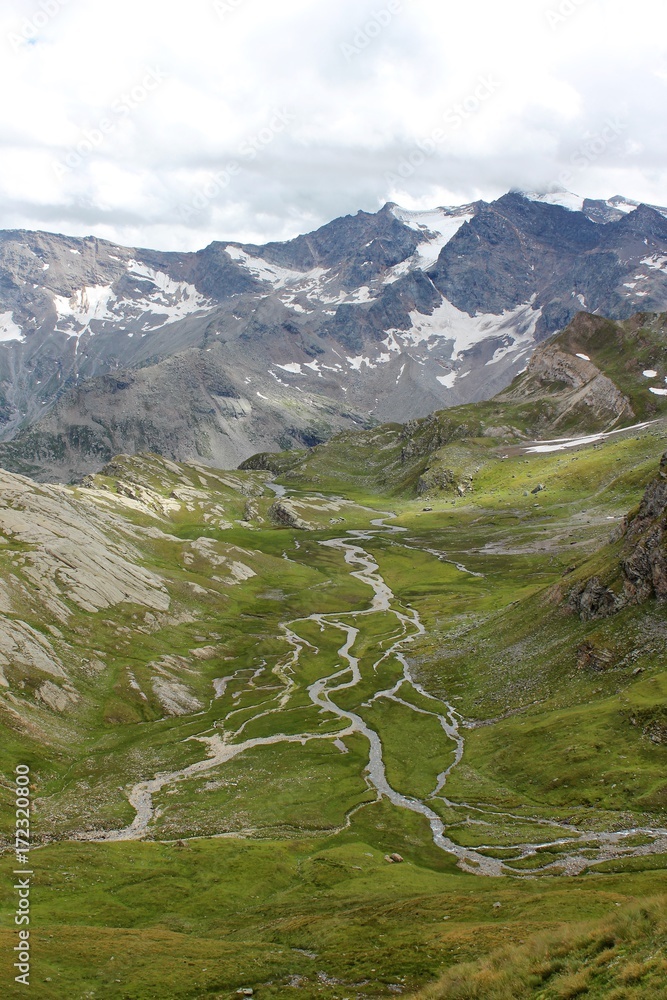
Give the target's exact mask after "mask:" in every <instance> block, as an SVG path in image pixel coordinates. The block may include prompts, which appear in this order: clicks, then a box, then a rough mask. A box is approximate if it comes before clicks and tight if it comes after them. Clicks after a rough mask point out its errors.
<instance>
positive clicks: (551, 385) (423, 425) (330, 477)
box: [242, 313, 667, 496]
mask: <svg viewBox="0 0 667 1000" xmlns="http://www.w3.org/2000/svg"><path fill="white" fill-rule="evenodd" d="M665 416H667V314H664V313H661V314H655V313H642V314H638V315H637V316H635V317H632V318H631V319H629V320H626V321H623V322H620V323H615V322H613V321H612V320H607V319H604V318H602V317H598V316H591V315H589V314H588V313H580V314H578V315H577V316H576V317H575V319H574V320H573V321H572V323H571V324H570V325H569V326H568V327H567V329H566V330H564V331H563V332H562V333H560V334H558V335H557V336H556V337H554V338H552V339H551V340H549V341H547V342H546V343H544V344H540V345H539V346H538V347H537V349H536V350H535V352H534V353H533V355H532V357H531V359H530V361H529V363H528V366H527V368H526V371H525V372H524V373H522V374H521V375H518V376H517V377H516V378H515V379H514V381H513V382H512V384H511V385H510V386H509V387H508V388H507V389H506V390H504V391H503V392H501V393H499V394H498V395H497V396H495V397H494V398H493V399H490V400H488V401H482V402H479V403H474V404H467V405H464V406H457V407H452V408H450V409H447V410H440V411H437V412H434V413H432V414H430V415H429V416H428V417H426V418H423V419H420V420H413V421H409V422H408V423H407V424H405V425H402V426H401V425H398V424H385V425H382V426H380V427H377V428H374V429H373V430H369V431H366V432H364V433H357V434H350V433H348V432H343V433H341V434H338V435H336V436H335V437H334V438H333V439H332V440H330V441H328V442H326V443H324V444H322V445H320V446H318V447H315V448H313V449H311V450H309V451H303V450H293V451H290V452H286V453H284V454H278V455H272V454H260V455H256V456H253V457H252V458H250V459H248V460H247V461H246V462H244V463H243V464H242V468H245V469H269V470H273V471H274V473H276V474H280V473H284V474H286V475H287V476H288V478H289V479H291V480H293V481H294V482H298V481H304V482H305V481H313V480H314V481H316V482H320V483H321V484H322V485H323V486H324V485H325V484H326V485H327V487H328V488H331V489H334V490H335V489H345V490H347V491H349V490H358V491H361V492H364V491H371V492H381V493H383V494H385V495H390V496H391V495H396V496H404V495H406V494H407V495H415V494H416V493H418V494H420V495H429V494H430V495H432V496H438V495H441V494H445V495H448V494H449V495H451V496H457V495H458V494H459V493H460V492H461V491H463V492H466V491H467V490H468V489H469V487H470V484H471V482H472V478H473V474H474V472H475V471H476V470H477V469H478V468H479V466H480V465H481V464H483V463H485V462H486V461H488V460H493V461H496V460H497V457H498V454H499V448H500V449H502V451H503V452H505V451H507V452H511V451H512V450H513V449H514V450H515V451H516V449H527V448H529V447H530V443H531V442H532V441H535V440H536V439H545V438H546V439H553V440H552V443H551V444H547V445H544V444H538V445H536V447H537V448H538V449H541V450H546V451H558V450H561V449H562V448H564V447H566V445H565V444H563V442H566V441H567V440H568V437H567V436H568V435H570V436H571V437H572V438H576V436H577V435H579V436H582V435H593V436H595V435H602V434H604V433H609V432H612V431H614V430H618V429H620V428H622V427H627V426H631V425H634V424H636V423H638V422H640V421H641V422H645V421H651V420H657V419H659V418H661V417H665Z"/></svg>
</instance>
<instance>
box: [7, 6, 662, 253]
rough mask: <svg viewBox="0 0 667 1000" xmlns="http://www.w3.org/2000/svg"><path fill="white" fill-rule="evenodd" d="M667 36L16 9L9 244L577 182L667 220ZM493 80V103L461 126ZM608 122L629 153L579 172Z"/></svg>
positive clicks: (329, 12)
mask: <svg viewBox="0 0 667 1000" xmlns="http://www.w3.org/2000/svg"><path fill="white" fill-rule="evenodd" d="M390 4H391V6H390ZM397 8H400V9H397ZM559 10H573V12H572V13H571V14H569V15H568V16H562V17H561V16H560V15H559V16H558V18H556V23H551V22H553V21H554V17H553V12H554V11H555V12H556V13H557V14H558V12H559ZM550 13H551V15H552V16H551V17H549V16H548V15H549V14H550ZM559 18H560V19H559ZM666 28H667V8H666V7H665V5H664V0H644V3H643V4H641V5H638V6H635V7H634V8H633V10H632V14H631V15H630V14H629V12H628V6H627V3H626V2H625V0H580V2H579V3H577V0H572V2H571V3H570V4H569V5H566V6H563V3H562V0H506V2H505V3H503V4H499V3H497V2H496V0H469V2H468V3H467V4H458V3H452V2H451V0H446V2H443V0H374V2H373V0H338V2H336V3H331V2H329V0H281V3H280V4H276V3H275V2H274V0H217V7H216V2H215V0H191V2H190V3H189V4H187V5H185V4H183V3H182V2H179V0H142V2H141V3H140V4H137V3H135V2H134V0H116V2H115V3H114V4H91V3H87V2H86V0H5V2H4V3H3V5H2V8H1V9H0V49H4V51H1V52H0V56H1V58H0V86H2V92H3V94H4V95H5V99H4V101H3V103H2V107H1V108H0V226H2V227H3V228H10V227H19V226H23V227H29V228H45V229H51V230H54V229H55V230H60V231H64V232H68V233H72V234H81V235H87V234H89V233H94V234H96V235H99V236H105V237H107V238H110V239H114V240H117V241H118V242H124V243H127V244H130V245H144V246H146V245H149V246H155V247H160V248H166V249H180V248H189V249H194V248H197V247H200V246H203V245H204V244H206V243H207V242H209V241H210V240H212V239H246V240H253V241H258V240H266V239H272V238H274V239H275V238H278V239H279V238H285V237H287V236H290V235H294V234H296V233H297V232H302V231H304V230H307V229H308V228H312V227H313V226H316V225H318V224H321V223H322V222H325V221H327V220H328V219H330V218H332V217H334V216H336V215H339V214H344V213H347V212H355V211H357V209H359V208H364V209H366V210H370V211H372V210H375V209H376V208H377V207H378V206H379V205H380V204H381V203H382V202H383V201H384V200H387V199H389V198H394V199H399V198H400V199H401V200H403V201H405V202H406V203H407V204H409V205H412V206H415V207H417V206H419V207H422V206H426V205H431V204H437V203H451V202H462V201H468V200H472V199H474V198H478V197H484V198H487V199H488V198H493V197H495V196H497V195H499V194H501V193H503V192H504V191H506V190H507V189H509V188H510V187H515V186H519V187H525V188H529V189H531V190H533V189H536V188H540V187H544V186H546V185H549V184H550V183H554V182H557V181H558V178H559V177H560V176H561V174H562V172H563V171H564V170H568V171H569V172H570V174H571V181H570V186H571V187H573V188H575V189H576V190H578V191H579V192H581V193H582V194H586V195H590V196H593V197H602V196H604V197H608V196H610V195H613V194H616V193H624V194H626V195H627V196H629V197H631V198H635V199H639V200H642V199H643V200H647V201H652V202H658V203H665V202H667V170H666V168H665V166H664V165H665V163H666V162H667V134H666V133H665V131H664V129H663V127H662V114H661V108H662V106H663V104H664V101H665V97H666V96H667V94H666V89H667V60H666V57H665V52H664V45H663V43H662V39H663V38H664V36H665V29H666ZM22 37H25V40H24V41H22V40H21V39H22ZM350 48H352V49H353V50H354V51H353V53H352V55H351V54H350ZM151 73H152V74H153V77H152V83H151V85H150V86H147V85H146V81H147V78H148V77H149V75H150V74H151ZM484 79H492V80H494V81H496V83H497V87H496V88H495V89H494V92H493V93H492V95H491V96H490V97H489V98H488V100H487V99H485V100H484V101H483V102H481V103H480V106H479V108H477V109H473V110H472V111H471V112H470V113H467V112H466V114H465V116H459V115H458V112H456V111H455V109H456V108H457V107H459V106H462V107H463V108H464V110H465V109H466V108H468V109H469V108H470V107H471V106H472V105H474V94H475V93H476V91H477V88H478V87H479V85H480V81H481V80H484ZM156 81H157V84H156V85H153V84H155V82H156ZM448 113H450V114H449V118H447V116H448ZM276 114H278V115H279V116H280V115H282V116H283V118H285V119H286V120H287V121H286V124H285V127H284V128H282V129H277V128H275V127H274V128H272V123H273V125H275V123H276ZM459 118H460V122H459V124H457V125H452V121H457V120H458V119H459ZM609 119H613V120H615V121H622V122H623V125H624V128H623V131H622V134H620V133H619V135H618V137H617V140H616V141H613V142H608V143H607V144H606V146H605V148H604V150H603V152H602V153H601V154H599V155H598V156H597V157H596V158H594V159H588V158H584V163H583V166H582V165H581V156H579V157H578V161H577V163H578V165H577V164H573V159H575V158H576V157H577V154H578V152H579V151H580V150H581V149H582V147H583V146H585V144H586V142H587V141H589V139H590V137H591V136H593V137H594V136H596V135H597V134H599V133H600V131H601V130H602V129H603V128H605V123H606V122H607V121H608V120H609ZM103 122H106V123H107V125H108V126H109V127H108V128H107V129H103V128H102V123H103ZM443 123H444V124H443ZM438 128H442V131H443V137H442V139H440V140H439V141H438V142H437V146H436V149H435V151H434V153H433V155H431V156H428V157H427V158H426V159H425V162H424V164H423V165H422V166H421V167H420V168H419V169H418V170H415V171H414V172H413V173H412V175H410V176H409V177H406V178H404V179H403V180H402V181H401V183H400V184H397V183H393V184H392V183H390V182H389V181H388V180H387V174H391V173H392V172H393V173H395V168H396V165H397V164H398V163H400V162H401V160H402V158H403V157H405V156H406V155H407V154H409V153H410V152H411V151H412V150H414V149H415V146H416V144H417V143H418V142H420V141H422V140H424V139H426V138H427V137H429V136H430V135H431V134H432V133H433V131H434V129H438ZM98 134H101V136H102V139H101V141H99V142H95V141H94V140H95V139H96V138H97V136H98ZM86 144H88V145H89V146H90V147H91V148H90V149H88V146H87V145H86ZM77 147H78V149H79V151H80V150H85V155H81V156H80V161H81V162H78V163H77V162H76V158H77V155H78V154H77ZM252 148H254V149H255V151H256V155H254V156H253V157H252V158H251V155H250V152H249V150H250V149H252ZM67 157H69V158H70V161H71V162H72V163H76V165H75V167H74V169H71V170H65V171H62V170H58V169H57V164H59V163H62V162H63V160H64V159H65V158H67ZM230 164H234V165H236V166H237V167H238V170H236V171H235V172H234V174H233V176H232V177H231V179H230V181H229V183H228V184H226V185H222V184H221V183H219V182H218V184H217V190H216V182H215V180H214V178H215V177H216V175H217V176H218V178H219V177H220V174H221V171H225V170H226V169H227V167H228V166H229V165H230ZM207 187H208V188H209V190H211V191H213V192H214V196H213V197H212V198H211V199H210V200H204V202H203V204H202V199H201V192H202V190H204V189H206V188H207ZM195 202H196V203H197V204H200V205H202V207H201V208H200V209H198V210H197V211H196V212H193V211H191V210H190V209H189V206H192V205H193V203H195Z"/></svg>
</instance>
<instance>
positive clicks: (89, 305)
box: [53, 260, 211, 338]
mask: <svg viewBox="0 0 667 1000" xmlns="http://www.w3.org/2000/svg"><path fill="white" fill-rule="evenodd" d="M127 270H128V274H129V275H130V276H131V277H133V278H136V279H138V282H139V290H140V291H141V290H142V286H144V285H145V294H143V295H140V296H139V297H138V298H132V299H123V298H118V297H117V296H116V293H115V292H114V291H113V287H112V285H86V286H84V287H83V288H81V289H78V290H77V291H75V292H74V293H73V295H71V296H70V298H66V297H65V296H63V295H54V296H53V304H54V306H55V309H56V313H57V317H58V319H57V322H56V330H58V331H59V332H60V333H66V334H67V335H68V336H69V337H77V338H79V337H81V336H82V335H83V334H84V333H94V332H95V331H94V330H92V329H91V323H93V322H97V323H116V324H119V323H123V322H126V323H127V322H131V321H133V320H143V321H144V322H143V325H142V332H147V331H149V330H157V329H159V328H160V327H162V326H166V325H167V323H175V322H176V321H177V320H180V319H185V317H186V316H189V315H191V314H192V313H195V312H201V311H202V310H205V309H207V308H210V307H211V302H210V301H209V300H208V299H206V298H204V296H203V295H201V294H200V293H199V292H198V291H197V289H196V288H195V286H194V285H190V284H188V283H187V282H186V281H174V280H173V278H170V277H169V275H168V274H165V273H164V272H163V271H156V270H154V269H153V268H151V267H147V266H146V265H145V264H142V263H141V262H140V261H136V260H130V261H128V263H127Z"/></svg>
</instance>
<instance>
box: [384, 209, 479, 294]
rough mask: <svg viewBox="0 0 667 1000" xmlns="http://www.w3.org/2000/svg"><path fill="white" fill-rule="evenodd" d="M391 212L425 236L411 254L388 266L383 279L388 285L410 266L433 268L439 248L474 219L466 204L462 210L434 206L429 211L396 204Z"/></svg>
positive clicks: (439, 251)
mask: <svg viewBox="0 0 667 1000" xmlns="http://www.w3.org/2000/svg"><path fill="white" fill-rule="evenodd" d="M392 211H393V214H394V217H395V218H397V219H399V221H400V222H402V223H403V224H404V225H406V226H408V227H409V228H410V229H414V230H416V231H417V232H423V233H424V236H425V237H426V238H425V240H424V242H423V243H420V244H419V245H418V247H417V249H416V250H415V253H414V255H413V256H412V257H410V258H409V259H408V260H406V261H403V262H402V263H401V264H397V265H396V267H393V268H392V269H391V271H390V272H389V275H388V276H387V279H386V281H387V284H391V283H393V282H394V281H396V280H397V279H398V278H400V277H401V275H403V274H406V273H407V272H408V271H410V270H411V269H412V268H413V267H417V268H420V269H421V270H422V271H425V270H427V269H428V268H429V267H432V266H433V265H434V264H435V262H436V261H437V259H438V257H439V256H440V253H441V251H442V249H443V248H444V247H446V246H447V244H448V243H449V241H450V240H451V239H452V238H453V237H454V236H455V235H456V233H458V231H459V229H460V228H461V226H463V225H464V224H465V223H466V222H470V220H471V219H473V218H474V213H473V212H470V211H469V210H466V208H465V207H464V208H463V209H460V208H434V209H431V210H430V211H424V212H411V211H410V210H409V209H406V208H399V207H398V206H396V207H395V208H394V209H393V210H392Z"/></svg>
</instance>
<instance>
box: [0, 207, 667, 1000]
mask: <svg viewBox="0 0 667 1000" xmlns="http://www.w3.org/2000/svg"><path fill="white" fill-rule="evenodd" d="M580 208H581V209H583V211H580V210H579V209H580ZM2 255H3V256H2V268H3V271H2V285H1V294H2V310H3V316H4V318H3V324H4V325H3V327H2V329H3V332H4V336H5V337H6V338H7V339H6V341H5V343H4V346H3V349H2V352H1V358H2V365H3V378H4V392H5V397H4V404H3V405H4V409H3V415H4V428H5V436H6V438H7V443H5V444H4V445H3V450H2V463H1V464H2V465H3V468H2V469H0V731H1V733H2V739H1V740H0V770H1V771H2V774H3V779H2V783H1V784H0V806H1V809H0V818H1V825H0V837H1V841H0V844H1V854H0V909H1V911H2V918H3V919H2V923H1V924H0V971H1V972H2V975H3V976H5V977H6V980H5V981H6V982H9V983H11V982H13V978H14V975H15V971H14V969H13V964H12V963H13V962H14V961H15V959H14V951H13V949H14V948H15V945H16V928H15V926H14V919H15V913H16V907H17V902H16V899H17V897H16V879H17V875H16V870H17V867H18V870H19V872H22V871H23V870H24V869H25V865H23V866H22V863H21V859H20V857H17V854H16V851H15V846H16V842H15V833H16V815H17V813H16V805H17V802H18V801H24V799H23V798H20V799H17V797H16V788H17V781H16V777H15V776H16V774H17V767H19V768H20V769H21V770H20V771H19V773H20V774H21V775H24V774H25V773H26V769H28V768H29V771H30V786H29V798H30V800H31V804H32V805H31V814H30V824H31V829H30V840H31V848H30V851H29V855H28V858H29V866H30V867H29V871H30V880H31V891H32V896H31V911H30V920H31V924H30V939H29V940H30V954H31V956H32V958H31V961H32V973H31V976H32V978H31V980H30V994H31V996H33V997H35V998H36V1000H63V998H76V1000H97V998H99V1000H149V998H150V1000H205V998H206V1000H223V998H225V1000H226V998H230V1000H231V998H233V997H237V996H239V995H240V996H257V997H258V998H259V1000H263V998H267V1000H268V998H281V1000H282V998H295V1000H301V998H302V1000H309V998H322V1000H327V998H328V1000H343V998H349V1000H352V998H353V997H354V998H371V997H391V996H412V997H420V998H422V1000H427V998H431V1000H435V998H448V1000H510V998H516V1000H522V998H526V1000H528V998H531V1000H568V998H574V997H586V998H591V1000H602V998H614V1000H627V998H629V1000H666V998H667V985H666V983H667V955H666V952H665V945H666V942H667V908H666V903H665V900H666V898H667V867H666V865H667V669H666V663H665V648H666V644H667V619H666V617H665V607H666V603H665V602H666V601H667V452H666V447H667V444H666V442H667V433H666V432H667V312H665V311H664V308H665V296H666V295H667V286H666V284H665V281H666V279H665V272H666V270H667V219H666V218H665V216H664V214H663V211H662V210H660V209H654V208H650V207H647V206H639V207H634V206H631V205H628V204H627V203H624V202H622V201H620V200H613V201H612V202H610V203H606V202H605V203H591V202H587V203H584V204H583V205H581V206H577V205H575V206H573V208H571V209H568V208H564V207H562V206H558V205H553V204H551V203H549V201H544V200H535V199H531V198H526V197H524V196H520V195H514V194H513V195H508V196H506V197H505V198H501V199H500V201H498V202H496V203H495V204H493V205H474V206H470V207H468V208H465V209H461V210H439V211H437V212H434V213H430V214H428V215H415V214H408V213H405V212H400V211H399V210H398V209H397V208H395V207H394V206H387V207H386V208H384V209H383V210H382V211H381V212H379V213H378V214H377V215H363V214H361V215H359V216H356V217H355V218H353V219H343V220H340V221H338V222H336V223H332V224H331V225H330V226H327V227H325V228H324V229H323V230H321V231H319V232H318V233H315V234H313V235H311V236H309V237H302V238H299V239H297V240H295V241H293V242H292V243H290V244H285V245H281V246H275V245H274V246H266V247H240V246H236V245H226V244H225V245H223V244H220V245H214V246H212V247H209V248H208V249H207V250H205V251H203V252H202V253H200V254H193V255H177V254H163V255H160V254H155V253H149V252H148V251H136V250H133V251H129V250H123V249H121V248H118V247H111V246H109V245H107V244H103V243H100V242H99V241H95V240H70V239H65V238H61V237H55V236H46V235H42V234H28V233H20V234H16V233H12V234H5V235H4V237H3V243H2ZM638 307H641V311H640V312H638V311H637V310H638ZM602 314H606V315H602ZM489 397H490V398H489ZM444 403H458V404H459V405H454V406H450V407H447V408H443V404H444ZM42 411H43V412H42ZM387 418H391V420H388V419H387ZM399 418H400V419H399ZM405 418H409V419H405ZM383 421H384V422H383ZM370 424H372V426H364V425H370ZM334 432H335V433H334ZM12 435H15V436H14V437H13V438H12V439H11V440H10V438H11V437H12ZM320 437H322V438H327V440H323V441H322V442H321V443H317V441H318V440H319V438H320ZM281 444H282V445H284V446H285V447H283V448H282V450H280V451H278V450H277V449H278V448H279V447H280V445H281ZM288 446H289V447H288ZM251 451H254V452H256V453H255V454H253V455H252V456H250V455H249V453H250V452H251ZM116 452H124V453H121V454H116ZM240 458H243V459H245V460H244V461H243V462H242V463H241V465H240V467H239V468H234V469H233V471H230V469H231V468H232V467H233V466H236V465H237V463H238V460H239V459H240ZM177 459H178V460H177ZM185 459H187V460H188V461H185ZM225 464H226V465H227V466H228V469H227V471H225V470H224V469H223V468H221V467H222V466H223V465H225ZM26 471H29V472H34V473H36V474H37V475H38V476H39V479H41V480H42V481H38V480H37V479H36V478H30V477H28V476H26V475H24V474H22V473H25V472H26ZM77 476H78V477H79V478H78V480H77V481H76V482H69V481H70V480H72V478H73V477H77ZM59 477H60V482H58V481H56V480H57V479H58V478H59ZM48 480H50V481H48ZM25 787H26V786H25V785H21V786H20V794H21V796H23V795H24V789H25ZM21 830H22V833H21V837H23V836H24V835H25V826H23V827H21ZM22 842H23V841H21V843H22ZM28 858H24V860H26V863H28ZM18 877H21V876H18ZM24 947H25V946H24ZM21 989H22V987H20V986H17V987H16V988H15V989H14V992H13V993H11V994H8V995H12V996H13V995H17V996H18V995H20V990H21Z"/></svg>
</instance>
